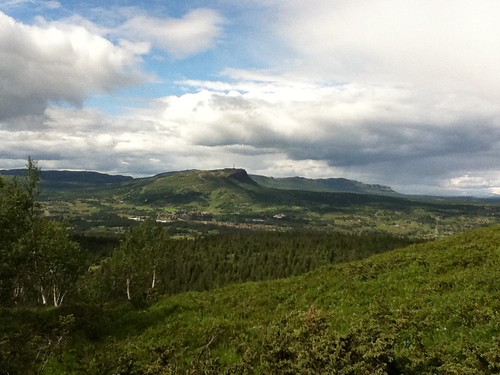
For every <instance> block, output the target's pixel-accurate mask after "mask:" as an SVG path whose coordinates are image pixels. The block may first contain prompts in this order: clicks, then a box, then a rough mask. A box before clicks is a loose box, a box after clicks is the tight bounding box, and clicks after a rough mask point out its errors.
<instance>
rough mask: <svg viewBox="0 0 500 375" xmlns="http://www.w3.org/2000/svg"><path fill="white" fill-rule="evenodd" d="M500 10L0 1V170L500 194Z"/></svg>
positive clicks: (370, 0) (426, 2)
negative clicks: (210, 175)
mask: <svg viewBox="0 0 500 375" xmlns="http://www.w3.org/2000/svg"><path fill="white" fill-rule="evenodd" d="M498 15H500V2H499V1H497V0H419V1H414V0H411V1H410V0H336V1H329V0H307V1H306V0H287V1H282V0H239V1H233V0H213V1H197V0H162V1H159V0H158V1H157V0H149V1H142V2H138V1H116V0H111V1H106V2H102V1H94V0H89V1H84V2H76V1H69V0H68V1H62V0H60V1H57V0H45V1H40V0H0V169H10V168H21V167H23V166H25V164H26V161H27V158H28V156H31V157H32V158H33V159H35V160H37V161H38V163H39V166H40V167H41V168H42V170H44V169H45V170H50V169H66V170H92V171H99V172H104V173H112V174H125V175H132V176H136V177H141V176H151V175H154V174H157V173H162V172H167V171H177V170H185V169H220V168H227V167H229V168H231V167H233V166H236V167H238V168H245V169H246V170H247V171H248V172H249V173H253V174H261V175H266V176H274V177H285V176H303V177H309V178H329V177H344V178H350V179H355V180H358V181H362V182H365V183H377V184H383V185H389V186H391V187H392V188H393V189H395V190H397V191H399V192H402V193H407V194H439V195H476V196H482V195H490V194H500V168H499V165H500V163H499V161H500V74H499V69H500V22H498Z"/></svg>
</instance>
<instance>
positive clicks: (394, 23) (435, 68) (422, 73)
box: [276, 0, 500, 98]
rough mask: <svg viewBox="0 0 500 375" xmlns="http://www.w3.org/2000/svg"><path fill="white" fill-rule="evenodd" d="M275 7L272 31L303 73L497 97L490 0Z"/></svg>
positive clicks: (497, 28) (496, 28)
mask: <svg viewBox="0 0 500 375" xmlns="http://www.w3.org/2000/svg"><path fill="white" fill-rule="evenodd" d="M276 7H277V8H278V12H277V14H278V15H279V16H278V22H277V23H276V29H277V32H278V33H279V34H280V35H281V36H282V37H283V38H284V40H286V41H287V42H288V45H289V46H290V47H291V48H293V49H294V50H295V51H296V52H297V53H298V55H299V56H300V59H297V60H298V61H299V63H302V64H303V66H302V68H304V69H303V71H302V72H303V73H304V74H308V73H309V74H311V75H316V77H318V76H319V77H322V78H323V79H324V78H325V77H329V78H333V79H337V80H339V79H340V80H343V81H345V80H349V81H354V80H356V81H371V82H374V81H375V82H384V84H387V83H388V82H397V83H401V82H404V83H408V84H411V85H412V87H413V88H414V89H418V88H426V89H431V90H432V91H438V92H439V91H442V92H449V91H453V92H456V91H459V92H460V93H469V94H475V95H478V96H487V97H491V96H493V97H495V98H498V97H499V93H498V90H497V89H496V88H497V87H498V85H499V83H500V78H499V76H498V74H496V73H495V72H496V66H497V64H498V61H500V45H499V44H498V38H497V35H499V33H500V24H499V23H498V22H497V21H496V19H495V15H496V14H498V13H499V12H500V3H498V2H495V1H489V0H481V1H468V0H457V1H432V0H423V1H418V2H415V1H410V0H376V1H366V0H359V1H350V0H341V1H336V2H335V3H332V2H330V1H323V0H313V1H310V2H307V3H304V2H302V1H297V0H292V1H290V2H286V3H281V2H277V5H276ZM299 65H300V64H299ZM306 69H307V73H306Z"/></svg>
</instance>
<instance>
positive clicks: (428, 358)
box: [0, 160, 500, 374]
mask: <svg viewBox="0 0 500 375" xmlns="http://www.w3.org/2000/svg"><path fill="white" fill-rule="evenodd" d="M38 178H39V170H38V168H37V166H36V163H35V162H33V161H32V160H29V161H28V175H27V178H26V179H24V180H16V179H14V180H12V179H0V192H1V194H0V220H1V221H2V222H1V223H0V224H1V225H0V253H1V263H0V297H1V299H0V303H1V307H0V374H497V373H499V372H500V355H499V353H500V325H499V322H500V315H499V311H500V286H499V285H500V284H499V283H498V280H499V277H500V247H499V245H498V244H499V243H500V227H498V226H491V227H488V228H482V229H475V230H471V231H467V232H464V233H462V234H459V235H455V236H452V237H446V238H443V239H440V240H435V241H427V242H423V243H413V244H411V243H412V242H415V239H412V240H410V239H408V238H404V237H396V236H393V235H389V234H386V233H385V234H384V233H382V232H383V231H382V230H372V231H369V232H367V231H360V232H357V233H353V232H351V233H347V232H334V231H324V230H323V231H318V230H315V231H313V230H311V229H308V230H305V229H301V230H298V229H293V228H283V227H282V226H273V229H274V230H272V231H271V230H269V228H267V230H265V231H255V230H241V229H237V228H229V227H221V226H218V225H216V224H215V223H212V224H202V223H194V224H188V223H185V225H180V224H179V222H177V223H175V225H174V223H170V224H169V225H165V223H158V222H155V221H154V220H149V221H148V220H146V221H144V222H140V221H137V222H136V223H135V224H136V225H134V226H132V227H130V228H129V229H127V230H125V229H123V232H120V231H118V230H112V231H110V232H107V233H101V234H100V235H99V236H97V235H96V234H95V233H93V234H92V233H90V232H88V231H83V232H82V231H80V232H78V233H75V232H73V231H72V230H71V228H70V227H69V226H68V225H67V223H66V224H65V223H63V222H55V221H53V220H49V218H48V217H47V216H46V215H45V213H44V211H43V209H42V208H43V206H40V205H39V204H38V199H37V197H38V193H39V192H38ZM245 178H246V177H244V176H240V180H241V179H243V180H245ZM240 182H241V181H240ZM244 183H247V182H244ZM235 184H236V183H235ZM383 198H384V199H387V197H383ZM331 199H333V198H331ZM367 202H370V200H369V199H368V200H367ZM378 202H379V203H380V202H381V201H380V200H378ZM391 202H392V201H391ZM460 204H463V202H462V203H460ZM422 207H423V206H422ZM433 207H435V206H433ZM419 209H422V208H419ZM478 210H479V209H478ZM421 214H422V215H425V214H426V213H425V212H421ZM278 220H279V219H278ZM444 220H445V218H443V221H444ZM277 229H279V230H277ZM417 242H422V241H417ZM409 244H410V245H409Z"/></svg>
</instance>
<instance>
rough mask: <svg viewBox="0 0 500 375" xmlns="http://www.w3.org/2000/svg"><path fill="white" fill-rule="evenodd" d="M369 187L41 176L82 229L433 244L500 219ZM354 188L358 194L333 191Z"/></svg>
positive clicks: (496, 213) (228, 177) (221, 178)
mask: <svg viewBox="0 0 500 375" xmlns="http://www.w3.org/2000/svg"><path fill="white" fill-rule="evenodd" d="M4 172H5V171H2V173H4ZM18 172H19V171H18ZM339 181H340V182H341V184H340V185H339ZM273 186H275V187H273ZM346 186H347V187H346ZM370 186H371V185H364V184H361V183H357V182H354V181H345V180H338V179H327V180H307V179H301V178H292V179H284V180H283V179H272V178H267V177H262V176H249V175H248V174H247V172H246V171H245V170H243V169H223V170H213V171H200V170H190V171H181V172H169V173H164V174H160V175H157V176H153V177H148V178H136V179H133V178H130V177H126V176H107V175H102V174H95V173H89V172H85V173H84V172H57V171H42V196H41V198H42V199H43V200H44V201H45V206H44V208H45V210H46V212H47V213H48V214H49V215H52V216H53V217H57V218H59V217H69V218H71V219H70V220H72V221H71V222H72V224H73V225H75V226H76V227H78V228H80V229H81V230H86V229H87V228H95V227H106V226H109V227H123V226H127V222H128V221H129V218H136V217H156V218H160V219H162V220H167V221H175V220H177V219H179V218H182V220H184V219H185V218H186V217H187V218H188V220H193V219H194V220H196V218H199V219H201V220H206V219H207V218H210V219H211V220H214V221H215V222H218V223H236V224H237V225H240V224H245V225H247V224H249V225H254V226H258V225H272V226H275V227H290V226H301V227H302V226H304V225H308V226H312V227H323V228H326V229H335V230H342V231H384V232H389V233H393V234H397V235H409V236H412V237H425V238H434V237H436V236H442V235H449V234H452V233H457V232H460V231H463V230H465V229H468V228H471V227H476V226H484V225H491V224H494V223H498V222H499V221H500V205H499V204H498V203H495V202H486V201H481V200H473V201H467V200H460V199H453V200H451V199H441V198H437V197H434V198H432V197H425V198H424V197H421V198H418V197H408V196H404V195H398V194H392V193H390V192H389V191H390V189H389V188H385V187H377V186H375V187H370ZM299 188H301V189H303V190H296V189H299ZM348 188H349V189H352V190H356V189H358V190H357V191H358V192H344V191H341V192H334V191H335V190H336V189H340V190H348ZM370 189H371V190H370ZM324 190H325V191H324ZM362 191H363V193H361V192H362Z"/></svg>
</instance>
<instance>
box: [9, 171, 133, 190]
mask: <svg viewBox="0 0 500 375" xmlns="http://www.w3.org/2000/svg"><path fill="white" fill-rule="evenodd" d="M0 175H5V176H15V177H24V176H25V175H26V169H9V170H0ZM40 179H41V184H42V187H43V188H48V189H78V188H82V187H89V186H101V185H106V184H117V183H121V182H125V181H131V180H133V177H130V176H121V175H109V174H105V173H99V172H86V171H52V170H47V171H46V170H42V171H41V174H40Z"/></svg>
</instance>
